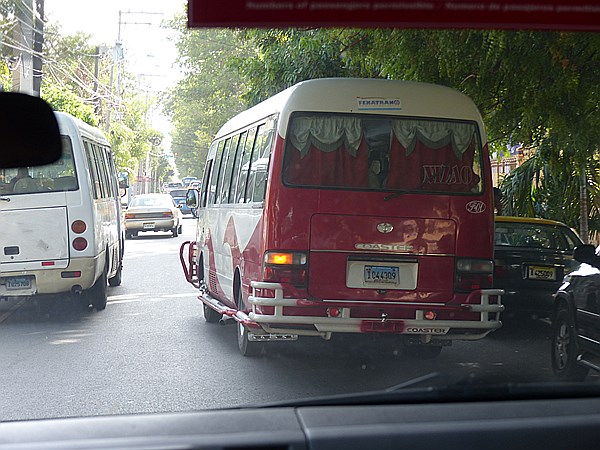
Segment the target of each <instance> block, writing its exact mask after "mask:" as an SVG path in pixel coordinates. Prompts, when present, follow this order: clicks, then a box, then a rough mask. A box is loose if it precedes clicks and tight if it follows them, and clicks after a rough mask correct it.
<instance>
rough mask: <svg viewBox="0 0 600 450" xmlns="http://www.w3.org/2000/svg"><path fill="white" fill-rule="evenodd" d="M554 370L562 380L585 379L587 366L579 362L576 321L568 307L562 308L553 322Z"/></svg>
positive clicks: (552, 351)
mask: <svg viewBox="0 0 600 450" xmlns="http://www.w3.org/2000/svg"><path fill="white" fill-rule="evenodd" d="M551 354H552V370H553V371H554V374H555V375H556V377H557V378H559V379H560V380H562V381H583V380H584V379H585V377H586V376H587V374H588V371H589V369H588V368H587V367H583V366H580V365H579V364H578V363H577V356H578V355H579V348H578V345H577V334H576V333H575V321H574V320H573V317H572V315H571V314H570V313H569V311H568V310H567V309H564V308H563V309H560V310H559V311H558V313H557V314H556V318H555V319H554V323H553V324H552V349H551Z"/></svg>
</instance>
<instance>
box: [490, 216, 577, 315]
mask: <svg viewBox="0 0 600 450" xmlns="http://www.w3.org/2000/svg"><path fill="white" fill-rule="evenodd" d="M495 223H496V228H495V250H494V259H495V268H494V287H496V288H499V289H504V291H505V293H504V295H503V296H502V303H503V304H504V306H505V307H506V310H505V311H506V312H505V314H508V315H509V317H510V315H511V313H512V314H522V313H525V314H532V315H536V316H541V317H549V316H550V314H551V312H552V309H553V305H554V293H555V292H556V291H557V289H558V288H559V287H560V285H561V282H562V279H563V277H564V276H565V275H566V274H568V273H569V272H571V271H572V270H574V269H575V268H576V267H577V265H578V263H577V262H576V261H575V260H574V259H573V249H574V248H575V247H576V246H578V245H581V244H582V242H581V239H580V238H579V236H578V235H577V233H575V232H574V231H573V230H572V229H571V228H569V227H568V226H566V225H565V224H563V223H561V222H556V221H553V220H546V219H534V218H529V217H509V216H496V219H495Z"/></svg>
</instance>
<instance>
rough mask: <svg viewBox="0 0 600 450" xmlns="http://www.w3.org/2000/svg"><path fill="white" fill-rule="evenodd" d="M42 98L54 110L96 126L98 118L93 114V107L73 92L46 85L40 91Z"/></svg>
mask: <svg viewBox="0 0 600 450" xmlns="http://www.w3.org/2000/svg"><path fill="white" fill-rule="evenodd" d="M42 98H43V99H44V100H46V101H47V102H48V103H49V104H50V106H51V107H52V109H54V110H55V111H62V112H66V113H69V114H71V115H72V116H75V117H77V118H78V119H81V120H83V121H84V122H86V123H88V124H90V125H92V126H94V127H95V126H98V118H97V117H96V115H95V114H94V108H93V107H92V106H90V105H86V104H85V103H84V102H83V101H82V100H81V98H79V97H78V96H77V95H76V94H75V93H74V92H71V91H68V90H64V89H60V88H58V87H56V86H47V87H46V88H45V89H44V91H43V92H42Z"/></svg>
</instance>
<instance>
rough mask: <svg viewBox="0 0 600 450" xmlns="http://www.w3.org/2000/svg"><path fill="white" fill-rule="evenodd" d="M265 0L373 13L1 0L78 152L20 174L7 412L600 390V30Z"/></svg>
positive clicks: (1, 222)
mask: <svg viewBox="0 0 600 450" xmlns="http://www.w3.org/2000/svg"><path fill="white" fill-rule="evenodd" d="M225 3H229V2H224V3H223V4H225ZM237 3H240V4H244V5H247V6H248V7H249V8H252V9H253V12H254V13H255V14H258V13H259V12H260V13H264V14H265V17H267V16H268V14H269V10H273V9H275V10H277V11H278V12H285V11H288V8H290V7H291V6H290V5H294V6H295V7H296V6H297V9H298V10H300V9H302V10H306V12H307V13H309V12H311V11H312V12H317V11H319V10H321V9H323V8H324V7H325V6H324V5H326V4H334V5H335V6H336V7H339V8H340V9H339V11H340V16H339V17H342V16H343V17H346V16H345V15H343V14H346V13H353V12H356V14H357V15H356V16H354V17H357V20H356V21H353V22H352V23H350V24H348V25H346V24H343V23H340V24H339V26H331V27H330V26H326V24H318V26H288V25H290V22H286V23H285V24H281V26H277V25H273V26H272V27H269V26H263V25H267V24H264V23H259V24H257V25H256V27H250V28H244V27H241V28H240V27H237V26H232V27H226V26H221V27H206V28H194V29H190V28H189V27H188V24H189V21H188V6H189V5H188V2H187V1H186V0H170V1H164V0H103V1H102V2H83V1H79V2H77V1H73V0H45V1H44V0H0V37H1V40H0V91H7V92H9V91H20V92H24V93H30V94H34V95H35V96H39V97H41V98H42V99H43V100H45V101H46V102H47V103H48V104H50V106H51V108H52V110H53V111H54V114H55V117H56V118H57V121H58V124H59V130H60V134H61V136H62V142H63V149H64V152H63V156H62V157H61V158H60V159H59V160H58V161H57V162H55V163H53V164H50V165H45V166H41V167H21V168H15V169H12V168H10V169H0V374H1V375H2V379H3V381H4V383H3V386H2V392H1V393H0V422H3V421H5V420H7V421H11V420H31V419H46V418H57V417H80V416H105V415H126V414H134V413H162V412H167V413H172V412H181V411H196V410H205V409H220V408H229V407H239V406H242V405H246V404H264V403H269V402H279V401H283V402H285V401H292V400H301V399H306V398H308V397H321V396H327V395H332V394H339V395H342V394H349V393H357V392H358V393H360V392H366V391H380V390H385V389H388V388H390V387H394V386H403V385H404V383H406V382H410V380H415V379H418V380H421V381H420V382H421V383H422V384H421V385H420V386H421V387H425V388H427V387H433V386H434V384H435V379H437V380H438V381H439V379H440V378H441V379H444V380H463V382H461V383H459V384H458V386H457V391H458V392H464V394H465V399H466V398H468V393H469V392H472V391H471V390H470V387H472V386H473V385H478V386H491V385H499V386H503V387H508V388H510V386H512V385H514V384H515V383H522V384H524V385H525V386H532V389H533V385H534V384H537V383H543V384H547V385H548V386H550V388H552V384H553V383H557V384H562V383H570V382H579V383H582V384H583V383H590V382H591V383H596V384H597V383H598V381H599V380H600V369H599V368H600V363H599V362H598V361H600V344H599V342H600V319H599V318H600V301H598V300H597V297H598V293H600V277H599V276H598V270H600V263H599V264H598V267H595V266H594V264H593V263H594V261H595V260H594V259H593V258H591V259H590V260H589V262H591V263H592V264H582V263H580V262H579V261H578V260H575V259H574V257H573V253H574V249H575V248H576V247H578V246H581V245H582V244H583V243H586V244H591V245H594V247H598V244H600V34H599V33H598V32H597V31H595V30H592V31H579V30H565V29H556V30H555V29H547V28H545V27H544V28H543V29H540V28H539V27H538V28H535V29H534V28H529V27H526V28H522V29H521V27H520V25H519V26H517V28H516V29H497V28H492V29H488V27H487V24H484V26H480V27H477V26H475V27H473V28H470V27H469V28H460V27H459V28H440V29H433V28H422V24H421V23H418V24H413V23H411V24H408V25H407V24H403V23H401V22H397V23H398V26H391V24H390V26H386V27H384V28H382V27H374V26H369V25H373V23H370V24H362V23H361V20H362V11H361V10H356V11H353V10H352V8H350V7H349V6H348V7H346V6H345V5H347V4H346V3H345V1H344V0H339V1H336V0H318V1H313V0H307V1H300V0H298V1H297V0H289V1H285V2H277V1H272V0H253V1H246V2H241V1H239V2H237ZM484 3H485V4H487V3H486V2H484ZM505 3H506V4H507V5H509V6H511V7H514V10H515V15H516V17H525V18H530V17H531V16H536V14H535V13H530V12H527V11H528V9H527V8H529V7H530V5H529V3H527V2H525V4H524V5H519V6H515V5H517V3H519V2H517V1H516V0H506V2H502V1H501V2H500V4H505ZM533 3H535V4H536V5H537V4H538V3H541V2H540V1H538V0H536V1H534V2H533ZM551 3H552V5H553V6H552V8H553V7H554V6H555V5H557V4H561V5H562V6H565V5H567V6H568V0H556V2H551ZM584 3H586V2H584ZM587 3H589V2H587ZM587 3H586V4H587ZM207 4H211V5H218V6H219V5H221V3H219V2H217V1H215V0H213V1H212V2H211V1H209V0H207ZM357 4H360V5H363V6H364V4H368V5H377V6H376V7H377V8H379V11H381V9H382V8H390V11H392V10H393V11H394V13H404V10H403V9H402V8H403V7H405V6H407V5H409V6H410V7H415V8H418V9H419V10H422V11H421V12H422V14H424V15H435V14H437V10H435V11H431V10H430V9H429V8H430V6H431V5H432V4H435V5H438V4H439V5H442V4H443V5H446V6H448V5H449V6H448V7H452V8H456V9H455V10H454V12H453V14H454V17H462V14H463V8H467V7H469V8H471V7H472V8H475V9H476V8H479V7H480V6H481V5H480V3H479V2H467V1H466V0H460V1H454V2H453V1H450V2H443V1H442V2H437V1H434V2H433V3H430V2H428V1H425V2H420V1H418V2H415V1H410V0H407V1H373V2H371V1H370V0H369V1H365V2H364V3H363V2H358V3H354V5H357ZM348 5H349V4H348ZM490 5H495V3H493V2H492V3H490ZM538 6H539V5H538ZM567 6H565V7H567ZM219 7H221V6H219ZM481 7H483V6H481ZM374 8H375V6H374ZM577 8H579V7H577ZM590 8H592V7H591V6H590ZM593 8H596V7H595V6H594V7H593ZM593 8H592V9H593ZM192 9H193V8H192ZM222 9H223V13H224V14H226V15H229V13H230V11H229V10H228V9H226V8H225V7H224V6H223V7H222ZM584 9H585V8H584ZM596 9H598V8H596ZM231 12H232V13H233V10H232V11H231ZM295 12H296V10H295V9H294V10H293V11H290V12H289V15H290V16H291V19H290V20H293V19H294V18H295ZM434 12H435V14H434ZM342 13H343V14H342ZM575 13H576V12H573V14H575ZM390 14H391V13H390ZM336 17H337V16H336ZM590 17H596V16H593V15H591V13H590ZM527 20H529V19H527ZM292 23H293V22H292ZM598 23H599V24H600V21H598ZM284 25H285V26H284ZM462 25H464V24H462ZM462 25H461V26H462ZM494 25H495V26H502V25H505V24H494ZM597 28H598V29H600V25H598V26H597ZM0 95H1V94H0ZM1 113H2V114H0V117H3V118H5V117H10V116H11V114H12V113H13V111H8V112H5V111H1ZM28 126H29V127H30V129H31V133H30V134H28V135H26V136H23V137H31V136H35V135H36V121H35V120H33V119H32V120H31V124H30V125H28ZM44 145H45V144H44V142H40V143H39V147H40V149H43V148H44ZM11 148H13V147H12V146H11ZM14 148H15V150H14V151H15V152H16V151H18V148H16V147H14ZM2 151H3V149H2V144H1V143H0V158H1V155H2ZM175 197H176V199H174V198H175ZM561 224H562V225H561ZM599 248H600V247H599ZM586 249H587V250H589V249H590V247H584V248H583V249H582V252H583V253H579V251H576V252H575V253H576V254H585V250H586ZM588 256H589V255H588ZM505 280H508V281H506V283H505ZM500 281H501V282H502V283H500ZM596 369H599V370H596ZM432 373H433V374H437V375H435V376H430V374H432ZM422 377H424V378H422ZM428 383H429V384H428ZM442 384H443V383H442ZM447 384H448V385H450V384H451V383H447ZM436 386H439V383H438V384H436ZM400 390H401V388H400ZM471 400H472V399H471ZM418 401H419V400H415V402H418ZM488 406H489V407H490V408H492V407H493V406H492V404H491V403H489V404H488ZM332 414H334V413H332ZM451 419H452V418H451V417H450V416H449V420H451ZM229 429H233V430H234V431H239V430H240V429H244V424H242V423H237V422H232V423H222V424H220V428H219V430H220V431H223V430H226V431H227V430H229ZM1 430H2V427H1V426H0V434H1ZM334 431H335V430H334ZM1 439H2V437H1V436H0V440H1ZM487 439H488V440H489V441H490V442H493V440H494V436H493V434H491V435H489V436H487ZM482 442H484V441H482ZM0 445H1V444H0Z"/></svg>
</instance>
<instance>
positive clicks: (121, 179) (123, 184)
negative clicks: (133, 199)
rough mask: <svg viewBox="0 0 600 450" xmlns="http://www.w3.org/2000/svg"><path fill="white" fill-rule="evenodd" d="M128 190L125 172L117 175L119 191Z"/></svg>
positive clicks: (127, 176) (127, 179) (127, 178)
mask: <svg viewBox="0 0 600 450" xmlns="http://www.w3.org/2000/svg"><path fill="white" fill-rule="evenodd" d="M127 188H129V175H128V174H127V172H121V173H119V189H127Z"/></svg>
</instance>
